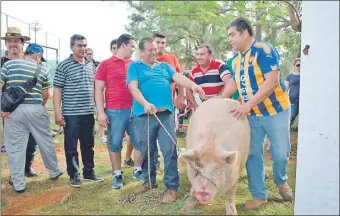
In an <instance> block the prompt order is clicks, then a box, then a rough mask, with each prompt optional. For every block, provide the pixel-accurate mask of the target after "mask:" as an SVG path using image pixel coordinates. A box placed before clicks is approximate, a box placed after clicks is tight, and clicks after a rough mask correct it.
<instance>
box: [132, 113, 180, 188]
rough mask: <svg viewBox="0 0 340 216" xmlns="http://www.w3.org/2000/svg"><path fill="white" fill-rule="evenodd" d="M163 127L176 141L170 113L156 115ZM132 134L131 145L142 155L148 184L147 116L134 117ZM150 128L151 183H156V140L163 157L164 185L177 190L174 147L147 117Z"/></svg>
mask: <svg viewBox="0 0 340 216" xmlns="http://www.w3.org/2000/svg"><path fill="white" fill-rule="evenodd" d="M157 117H158V118H159V119H160V121H161V122H162V124H163V125H164V127H165V128H166V129H167V131H168V132H169V133H170V135H171V137H172V138H173V139H174V140H175V141H176V139H177V138H176V132H175V121H174V116H173V114H172V113H171V112H170V111H164V112H159V113H157ZM132 125H133V132H132V134H131V136H130V137H131V140H132V143H134V145H135V148H136V149H137V150H139V151H141V153H142V160H143V163H142V169H143V175H144V181H145V182H149V175H148V116H147V115H141V116H134V117H133V118H132ZM149 127H150V158H151V160H150V177H151V183H152V184H155V183H156V166H155V158H156V157H157V139H158V141H159V147H160V150H161V152H162V154H163V157H164V178H163V183H164V185H165V186H166V187H167V188H168V189H171V190H177V189H178V187H179V176H178V164H177V151H176V146H175V144H174V143H173V142H172V140H171V138H170V137H169V135H168V134H167V133H166V132H165V130H164V129H163V127H162V126H161V125H160V124H159V122H158V121H157V119H156V118H155V117H154V116H150V117H149Z"/></svg>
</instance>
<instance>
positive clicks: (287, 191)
mask: <svg viewBox="0 0 340 216" xmlns="http://www.w3.org/2000/svg"><path fill="white" fill-rule="evenodd" d="M277 188H278V189H279V192H280V195H281V196H282V198H283V199H284V200H285V201H291V200H292V199H293V191H292V189H291V188H290V187H289V185H288V184H287V183H286V184H284V185H280V186H277Z"/></svg>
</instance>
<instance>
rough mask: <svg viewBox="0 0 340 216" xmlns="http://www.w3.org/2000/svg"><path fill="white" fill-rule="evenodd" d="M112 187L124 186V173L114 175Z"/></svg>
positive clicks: (119, 187)
mask: <svg viewBox="0 0 340 216" xmlns="http://www.w3.org/2000/svg"><path fill="white" fill-rule="evenodd" d="M112 188H113V189H121V188H123V176H122V175H119V176H114V177H113V182H112Z"/></svg>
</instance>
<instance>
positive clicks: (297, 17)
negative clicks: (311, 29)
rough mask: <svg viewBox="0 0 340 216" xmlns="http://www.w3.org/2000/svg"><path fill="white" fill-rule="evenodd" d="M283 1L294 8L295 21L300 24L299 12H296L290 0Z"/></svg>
mask: <svg viewBox="0 0 340 216" xmlns="http://www.w3.org/2000/svg"><path fill="white" fill-rule="evenodd" d="M284 2H285V3H286V4H288V6H289V7H290V8H292V9H293V10H294V13H295V17H296V19H297V21H298V22H299V24H300V25H301V20H300V14H299V13H298V12H297V10H296V8H295V7H294V5H293V4H292V3H291V2H289V1H284Z"/></svg>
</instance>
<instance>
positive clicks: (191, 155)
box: [179, 149, 197, 162]
mask: <svg viewBox="0 0 340 216" xmlns="http://www.w3.org/2000/svg"><path fill="white" fill-rule="evenodd" d="M196 156H197V152H196V150H194V149H190V150H187V151H185V152H183V153H181V154H180V155H179V159H183V160H185V161H187V162H188V161H191V160H194V159H195V157H196Z"/></svg>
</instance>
